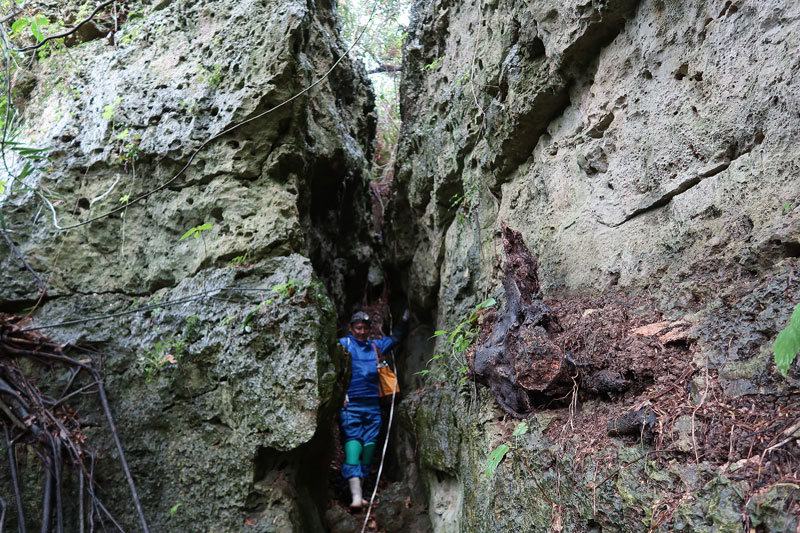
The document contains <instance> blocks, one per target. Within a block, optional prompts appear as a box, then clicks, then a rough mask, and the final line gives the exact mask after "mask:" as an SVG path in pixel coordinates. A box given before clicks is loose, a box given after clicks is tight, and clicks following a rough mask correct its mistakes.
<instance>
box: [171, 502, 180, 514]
mask: <svg viewBox="0 0 800 533" xmlns="http://www.w3.org/2000/svg"><path fill="white" fill-rule="evenodd" d="M181 505H183V504H182V503H176V504H175V505H173V506H172V507H170V508H169V515H170V516H175V513H177V512H178V509H180V508H181Z"/></svg>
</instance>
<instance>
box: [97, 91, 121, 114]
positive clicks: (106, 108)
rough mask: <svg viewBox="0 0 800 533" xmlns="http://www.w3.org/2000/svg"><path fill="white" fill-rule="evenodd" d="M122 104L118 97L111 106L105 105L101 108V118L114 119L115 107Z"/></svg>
mask: <svg viewBox="0 0 800 533" xmlns="http://www.w3.org/2000/svg"><path fill="white" fill-rule="evenodd" d="M120 102H122V97H121V96H118V97H117V99H116V100H114V103H113V104H106V105H104V106H103V113H102V115H101V116H102V117H103V118H104V119H106V120H111V119H112V118H114V113H116V112H117V106H118V105H119V103H120Z"/></svg>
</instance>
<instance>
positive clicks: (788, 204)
mask: <svg viewBox="0 0 800 533" xmlns="http://www.w3.org/2000/svg"><path fill="white" fill-rule="evenodd" d="M791 210H792V202H791V201H790V202H786V203H785V204H783V214H784V215H785V214H786V213H788V212H789V211H791Z"/></svg>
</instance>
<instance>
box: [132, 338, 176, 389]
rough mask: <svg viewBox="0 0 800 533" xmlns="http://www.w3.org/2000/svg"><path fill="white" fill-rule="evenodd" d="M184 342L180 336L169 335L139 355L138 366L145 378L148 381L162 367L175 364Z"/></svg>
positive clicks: (156, 374)
mask: <svg viewBox="0 0 800 533" xmlns="http://www.w3.org/2000/svg"><path fill="white" fill-rule="evenodd" d="M184 348H186V344H185V343H184V341H183V340H182V339H180V338H175V337H170V338H168V339H161V340H159V341H158V342H156V343H155V345H154V346H153V347H152V348H150V349H148V350H146V351H145V352H144V354H143V355H141V356H140V357H139V367H140V368H141V371H142V374H144V377H145V380H146V381H147V382H148V383H149V382H150V381H152V380H153V379H154V378H155V377H156V376H158V374H159V373H161V371H162V370H163V369H164V368H168V367H173V366H177V365H178V363H179V362H180V361H181V359H182V358H183V350H184Z"/></svg>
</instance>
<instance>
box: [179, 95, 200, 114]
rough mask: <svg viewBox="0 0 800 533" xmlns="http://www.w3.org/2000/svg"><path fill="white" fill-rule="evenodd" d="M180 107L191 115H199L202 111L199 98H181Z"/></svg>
mask: <svg viewBox="0 0 800 533" xmlns="http://www.w3.org/2000/svg"><path fill="white" fill-rule="evenodd" d="M178 107H180V108H181V109H183V110H184V111H185V112H186V113H188V114H190V115H197V114H198V113H199V112H200V105H199V104H198V103H197V100H196V99H195V98H189V99H188V100H186V99H184V100H181V101H180V102H179V103H178Z"/></svg>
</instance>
